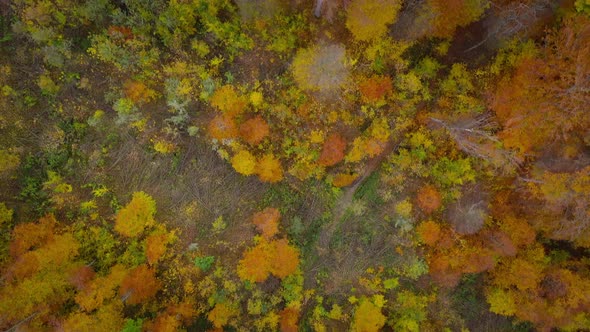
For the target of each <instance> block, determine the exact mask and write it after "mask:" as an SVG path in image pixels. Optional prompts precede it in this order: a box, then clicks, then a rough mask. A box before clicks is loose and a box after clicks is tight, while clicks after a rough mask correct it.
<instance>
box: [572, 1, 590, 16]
mask: <svg viewBox="0 0 590 332" xmlns="http://www.w3.org/2000/svg"><path fill="white" fill-rule="evenodd" d="M574 6H575V7H576V10H577V11H578V12H579V13H582V14H585V15H589V16H590V1H589V0H576V2H575V4H574Z"/></svg>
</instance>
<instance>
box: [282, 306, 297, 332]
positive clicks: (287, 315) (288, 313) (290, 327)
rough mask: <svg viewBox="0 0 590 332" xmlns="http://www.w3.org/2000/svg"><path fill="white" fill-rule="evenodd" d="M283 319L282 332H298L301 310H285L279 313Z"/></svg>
mask: <svg viewBox="0 0 590 332" xmlns="http://www.w3.org/2000/svg"><path fill="white" fill-rule="evenodd" d="M279 316H280V317H281V320H280V328H281V332H297V331H298V326H297V321H298V320H299V310H298V309H296V308H285V309H284V310H282V311H281V312H280V313H279Z"/></svg>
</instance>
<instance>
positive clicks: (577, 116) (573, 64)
mask: <svg viewBox="0 0 590 332" xmlns="http://www.w3.org/2000/svg"><path fill="white" fill-rule="evenodd" d="M545 45H546V46H545V47H544V48H543V49H542V50H541V54H540V56H538V57H532V56H528V57H523V58H522V59H521V60H520V61H519V62H518V63H517V65H516V71H515V73H514V74H513V76H512V77H506V78H504V80H503V81H502V82H501V83H500V84H499V85H498V87H497V90H496V93H495V95H494V98H493V100H492V103H491V104H492V105H491V106H492V108H493V109H494V111H495V112H496V114H497V116H498V118H499V119H500V121H501V122H502V125H503V130H502V132H500V134H499V136H500V137H501V138H502V139H503V142H504V144H505V145H506V146H507V147H509V148H514V149H517V150H518V151H519V152H520V153H521V155H524V154H526V153H529V152H531V151H535V150H538V149H539V148H540V147H545V146H546V145H547V142H560V143H563V141H565V140H566V139H567V138H568V137H570V136H572V133H575V132H584V131H585V130H586V129H587V128H588V127H589V126H590V117H588V115H587V114H588V113H587V107H586V105H588V104H589V103H590V94H588V93H587V90H588V88H590V80H589V79H588V77H589V75H590V57H588V54H589V53H590V46H589V45H590V19H589V18H587V17H583V15H579V16H577V17H575V18H571V19H567V20H565V21H564V24H563V27H562V28H561V30H559V31H558V32H556V33H553V34H550V35H549V36H548V37H547V39H546V43H545Z"/></svg>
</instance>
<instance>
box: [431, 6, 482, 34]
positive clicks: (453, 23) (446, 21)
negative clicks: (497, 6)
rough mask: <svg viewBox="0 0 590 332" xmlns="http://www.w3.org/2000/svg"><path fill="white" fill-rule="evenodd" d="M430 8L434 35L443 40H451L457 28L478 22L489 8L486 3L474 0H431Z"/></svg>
mask: <svg viewBox="0 0 590 332" xmlns="http://www.w3.org/2000/svg"><path fill="white" fill-rule="evenodd" d="M428 6H429V7H430V10H431V11H432V14H433V16H434V19H433V20H432V25H433V32H432V34H433V35H434V36H435V37H441V38H450V37H452V36H453V34H454V33H455V29H457V27H462V26H466V25H468V24H469V23H471V22H474V21H476V20H477V19H478V18H479V17H480V16H481V15H482V14H483V12H484V11H485V9H486V7H487V6H486V5H485V2H484V1H472V0H429V1H428Z"/></svg>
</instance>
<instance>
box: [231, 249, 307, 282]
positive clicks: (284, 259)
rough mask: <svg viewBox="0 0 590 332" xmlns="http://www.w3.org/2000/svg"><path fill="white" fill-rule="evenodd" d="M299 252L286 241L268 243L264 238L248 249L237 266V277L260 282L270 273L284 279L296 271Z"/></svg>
mask: <svg viewBox="0 0 590 332" xmlns="http://www.w3.org/2000/svg"><path fill="white" fill-rule="evenodd" d="M298 266H299V250H297V248H295V247H293V246H291V245H290V244H289V242H288V241H287V240H286V239H280V240H273V241H270V242H268V241H267V240H265V239H264V238H262V239H261V240H260V242H259V243H258V244H257V245H256V246H254V247H252V248H250V249H248V250H247V251H246V252H245V253H244V257H243V258H242V259H241V260H240V263H239V264H238V276H239V277H240V278H241V279H242V280H249V281H251V282H262V281H264V280H266V278H268V276H269V275H270V274H271V273H272V274H274V275H275V276H277V277H278V278H284V277H286V276H288V275H290V274H292V273H294V272H295V271H296V270H297V267H298Z"/></svg>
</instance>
